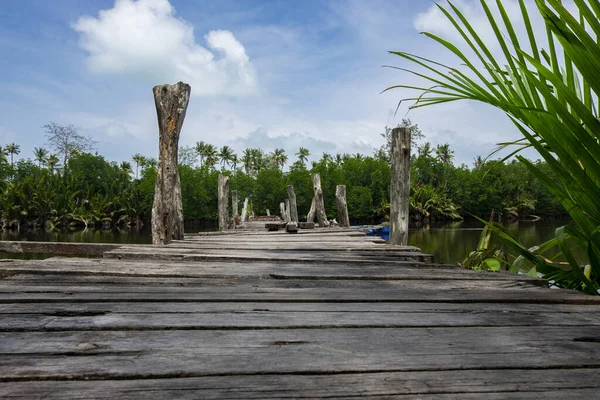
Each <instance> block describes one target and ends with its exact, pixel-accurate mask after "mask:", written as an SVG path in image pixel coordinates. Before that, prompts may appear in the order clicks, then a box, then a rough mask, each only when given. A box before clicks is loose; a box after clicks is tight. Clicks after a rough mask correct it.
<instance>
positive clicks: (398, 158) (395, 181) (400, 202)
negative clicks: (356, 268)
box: [390, 128, 410, 246]
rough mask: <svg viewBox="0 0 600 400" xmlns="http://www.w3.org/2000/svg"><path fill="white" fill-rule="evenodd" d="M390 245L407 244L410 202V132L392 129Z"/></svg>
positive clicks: (403, 129)
mask: <svg viewBox="0 0 600 400" xmlns="http://www.w3.org/2000/svg"><path fill="white" fill-rule="evenodd" d="M390 197H391V198H390V244H398V245H402V246H406V245H407V244H408V220H409V209H410V207H409V204H410V203H409V202H410V130H409V129H408V128H394V129H392V184H391V188H390Z"/></svg>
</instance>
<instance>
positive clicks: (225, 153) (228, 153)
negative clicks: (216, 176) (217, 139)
mask: <svg viewBox="0 0 600 400" xmlns="http://www.w3.org/2000/svg"><path fill="white" fill-rule="evenodd" d="M218 155H219V158H221V165H222V166H223V168H225V164H227V165H229V164H230V163H231V159H232V157H233V156H234V154H233V150H232V149H231V147H229V146H223V147H221V151H220V152H219V154H218Z"/></svg>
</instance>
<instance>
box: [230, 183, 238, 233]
mask: <svg viewBox="0 0 600 400" xmlns="http://www.w3.org/2000/svg"><path fill="white" fill-rule="evenodd" d="M231 214H232V218H233V229H235V225H236V220H237V217H238V193H237V190H232V191H231Z"/></svg>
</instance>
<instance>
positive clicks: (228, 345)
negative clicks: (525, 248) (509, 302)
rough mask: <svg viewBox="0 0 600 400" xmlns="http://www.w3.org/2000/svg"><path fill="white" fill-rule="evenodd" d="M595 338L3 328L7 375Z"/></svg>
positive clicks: (533, 350) (307, 365)
mask: <svg viewBox="0 0 600 400" xmlns="http://www.w3.org/2000/svg"><path fill="white" fill-rule="evenodd" d="M482 338H485V340H482ZM597 338H598V328H597V327H596V326H594V327H586V326H584V327H580V328H578V329H573V328H572V327H544V329H540V328H539V327H493V328H485V327H468V328H448V327H443V328H408V329H398V328H389V329H373V328H360V329H354V328H351V329H294V330H278V329H274V330H219V331H212V330H210V331H202V330H166V331H161V332H160V334H157V333H156V332H154V331H98V332H76V331H70V332H16V333H0V353H1V354H2V358H1V360H0V377H2V379H3V380H8V381H10V380H22V379H32V378H35V379H73V378H74V379H85V378H103V379H116V378H119V379H135V378H152V377H157V376H162V377H164V376H174V377H175V376H201V375H216V374H247V373H251V374H263V373H279V374H283V373H288V374H293V373H341V372H348V373H350V372H384V371H396V372H399V371H424V370H426V371H443V370H455V369H457V368H458V369H499V368H504V369H524V368H527V369H538V368H600V362H599V359H600V357H599V356H600V350H599V349H598V342H597ZM595 339H596V340H595ZM290 360H293V362H290Z"/></svg>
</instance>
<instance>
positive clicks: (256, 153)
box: [251, 149, 269, 174]
mask: <svg viewBox="0 0 600 400" xmlns="http://www.w3.org/2000/svg"><path fill="white" fill-rule="evenodd" d="M251 151H252V170H253V172H254V173H255V174H258V173H259V172H260V171H261V170H262V169H264V168H265V167H266V166H267V165H268V161H269V160H268V159H267V157H265V153H264V152H263V151H262V150H261V149H251Z"/></svg>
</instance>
